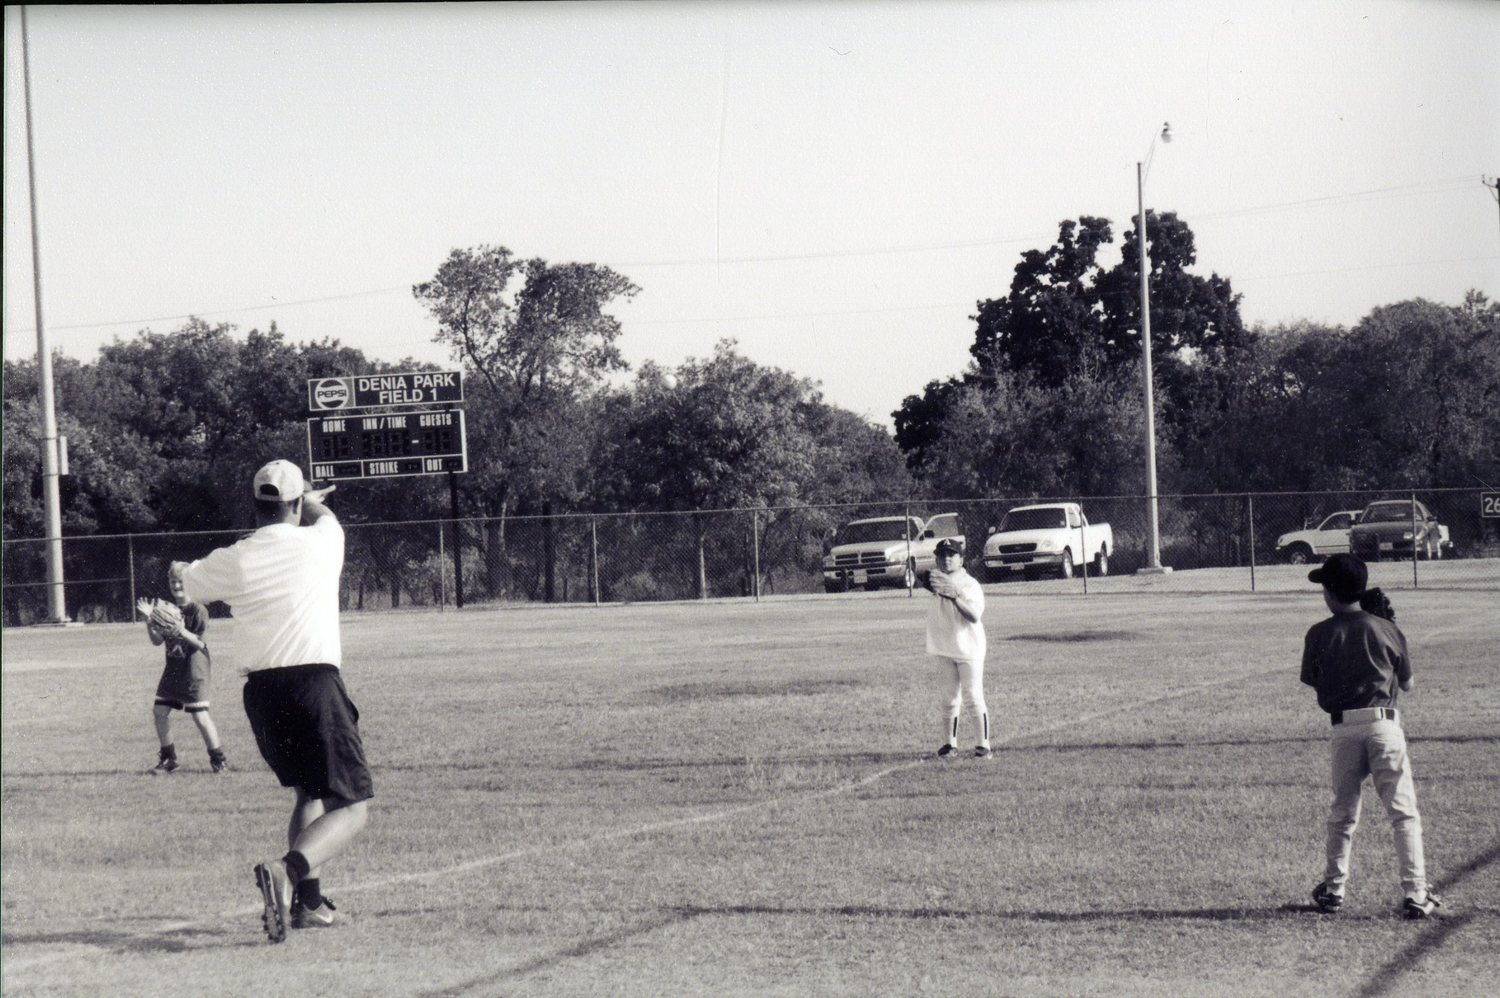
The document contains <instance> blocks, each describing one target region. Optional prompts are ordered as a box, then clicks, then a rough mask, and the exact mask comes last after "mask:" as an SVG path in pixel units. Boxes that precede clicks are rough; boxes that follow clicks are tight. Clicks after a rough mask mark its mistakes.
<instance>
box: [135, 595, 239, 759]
mask: <svg viewBox="0 0 1500 998" xmlns="http://www.w3.org/2000/svg"><path fill="white" fill-rule="evenodd" d="M181 610H182V626H181V628H180V629H178V630H177V631H175V632H171V633H169V632H168V631H167V630H165V629H164V628H163V627H162V625H161V624H160V623H159V622H158V621H157V620H156V619H155V618H153V617H152V616H150V615H148V616H147V617H146V634H147V636H148V637H150V639H151V643H152V644H154V645H163V644H164V645H166V653H167V662H166V665H165V666H164V667H163V668H162V672H161V680H160V681H159V682H158V683H157V684H156V703H155V705H154V706H153V708H152V717H153V719H154V720H155V721H156V736H157V739H158V740H159V741H160V742H161V751H160V753H159V755H158V758H157V763H156V765H155V766H154V767H153V768H152V769H151V770H150V773H151V775H153V776H165V775H166V774H168V773H171V772H173V771H174V770H176V769H177V768H178V765H179V764H178V762H177V746H176V745H174V744H173V743H172V711H174V710H180V711H183V712H184V713H186V714H187V716H188V717H191V718H192V719H193V723H194V724H195V725H197V727H198V733H199V734H200V735H202V736H203V745H204V747H205V748H207V749H208V764H209V767H210V768H211V769H212V770H213V772H215V773H225V772H228V771H229V763H228V762H227V761H226V760H225V758H224V750H223V748H222V747H220V745H219V731H218V728H217V727H215V725H214V719H213V717H211V716H210V715H209V712H208V685H209V678H210V673H211V669H212V662H211V661H210V659H209V654H208V643H207V642H206V641H204V640H203V635H204V634H205V633H206V632H207V631H208V611H207V610H206V609H205V608H204V607H203V605H202V604H200V603H193V602H185V603H183V604H182V606H181Z"/></svg>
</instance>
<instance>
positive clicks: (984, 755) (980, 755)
mask: <svg viewBox="0 0 1500 998" xmlns="http://www.w3.org/2000/svg"><path fill="white" fill-rule="evenodd" d="M994 754H995V750H994V749H992V748H990V747H989V746H988V745H975V746H974V758H976V759H988V758H990V757H991V756H993V755H994Z"/></svg>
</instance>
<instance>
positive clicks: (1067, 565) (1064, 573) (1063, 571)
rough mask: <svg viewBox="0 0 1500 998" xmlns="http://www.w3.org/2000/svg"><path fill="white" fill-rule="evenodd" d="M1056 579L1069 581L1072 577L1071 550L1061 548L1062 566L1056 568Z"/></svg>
mask: <svg viewBox="0 0 1500 998" xmlns="http://www.w3.org/2000/svg"><path fill="white" fill-rule="evenodd" d="M1057 577H1058V578H1059V579H1071V578H1072V577H1073V549H1072V548H1063V556H1062V564H1061V565H1059V566H1057Z"/></svg>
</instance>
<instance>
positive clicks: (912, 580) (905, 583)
mask: <svg viewBox="0 0 1500 998" xmlns="http://www.w3.org/2000/svg"><path fill="white" fill-rule="evenodd" d="M901 585H902V587H903V588H905V589H915V588H917V563H916V561H914V560H913V559H911V558H908V559H907V560H906V571H905V572H904V573H902V575H901Z"/></svg>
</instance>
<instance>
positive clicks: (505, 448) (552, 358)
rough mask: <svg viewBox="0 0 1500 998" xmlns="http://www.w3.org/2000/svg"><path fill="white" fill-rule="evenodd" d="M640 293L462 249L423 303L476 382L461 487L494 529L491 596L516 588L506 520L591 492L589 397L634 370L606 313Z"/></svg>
mask: <svg viewBox="0 0 1500 998" xmlns="http://www.w3.org/2000/svg"><path fill="white" fill-rule="evenodd" d="M639 290H640V289H639V288H637V287H636V286H635V285H634V284H632V283H631V282H630V281H629V280H628V279H626V278H625V277H623V276H622V275H620V274H617V273H615V272H614V271H613V270H610V269H609V268H608V267H604V266H600V265H598V264H592V263H564V264H551V263H548V262H547V261H545V260H542V259H529V260H520V259H517V258H516V257H515V256H514V255H513V254H512V253H511V251H510V250H508V249H506V248H505V247H503V246H479V247H475V248H473V249H455V250H453V252H452V253H450V254H449V256H448V259H447V260H445V261H444V262H443V264H442V265H441V266H440V267H439V268H438V271H437V274H436V275H435V276H434V277H433V279H432V280H430V281H426V282H424V283H422V284H418V285H415V286H414V287H413V288H412V294H413V296H414V297H415V298H416V299H417V300H418V301H419V302H421V303H422V305H423V306H424V307H425V308H426V309H427V311H428V313H429V314H430V315H431V316H432V317H433V318H434V319H435V320H436V322H437V331H436V333H435V334H434V336H433V339H434V341H435V342H437V343H441V344H444V345H446V346H447V347H448V348H449V349H450V350H451V351H452V352H453V356H454V357H455V359H457V360H459V361H460V362H461V363H462V364H463V365H464V367H465V369H466V371H467V372H468V374H469V375H470V377H471V379H472V380H471V383H473V384H475V390H474V391H473V392H471V393H470V397H469V405H468V410H467V415H468V418H469V440H470V459H469V467H470V472H469V474H467V475H465V476H463V478H464V481H463V482H462V484H461V486H460V489H461V492H462V494H463V495H464V497H465V498H466V499H467V500H468V502H469V503H470V504H471V505H472V506H474V507H477V508H478V509H479V511H480V512H482V513H484V514H486V515H488V516H491V517H498V518H499V519H498V520H497V521H496V522H493V523H487V524H486V527H485V529H486V534H485V539H484V543H485V564H486V573H485V577H486V580H487V583H488V586H489V589H490V593H491V595H498V594H499V593H500V592H501V591H503V590H504V588H505V587H506V585H507V584H508V575H509V569H508V566H507V561H508V555H507V553H506V540H505V523H504V518H505V517H506V516H507V515H508V514H509V513H510V512H511V511H512V510H513V509H520V510H522V511H524V510H525V509H526V508H528V507H538V506H540V507H541V508H542V509H543V510H544V511H545V510H550V508H551V507H550V505H549V504H548V501H549V500H550V499H552V498H560V499H563V500H565V501H575V500H577V499H579V498H581V496H582V495H583V493H584V484H585V482H586V479H587V477H588V474H589V468H588V465H587V456H588V454H589V451H590V443H589V441H590V439H591V437H592V435H593V431H594V423H593V420H592V416H593V414H594V412H595V411H596V410H595V406H594V405H593V403H592V400H591V399H590V396H591V395H592V394H593V393H595V392H596V391H598V389H599V388H600V387H601V386H602V385H603V383H604V379H605V378H606V376H608V375H609V374H611V373H613V372H616V371H621V370H624V369H625V368H626V366H627V365H626V363H625V361H624V359H623V358H622V357H621V355H620V351H619V347H618V346H617V345H616V340H617V339H618V338H619V334H620V323H619V320H618V319H616V318H615V317H614V316H612V315H609V314H608V313H607V312H606V311H605V309H606V308H608V307H609V306H610V304H611V303H613V302H614V301H615V300H616V299H619V298H630V297H633V296H634V295H635V294H636V293H637V292H638V291H639Z"/></svg>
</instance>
